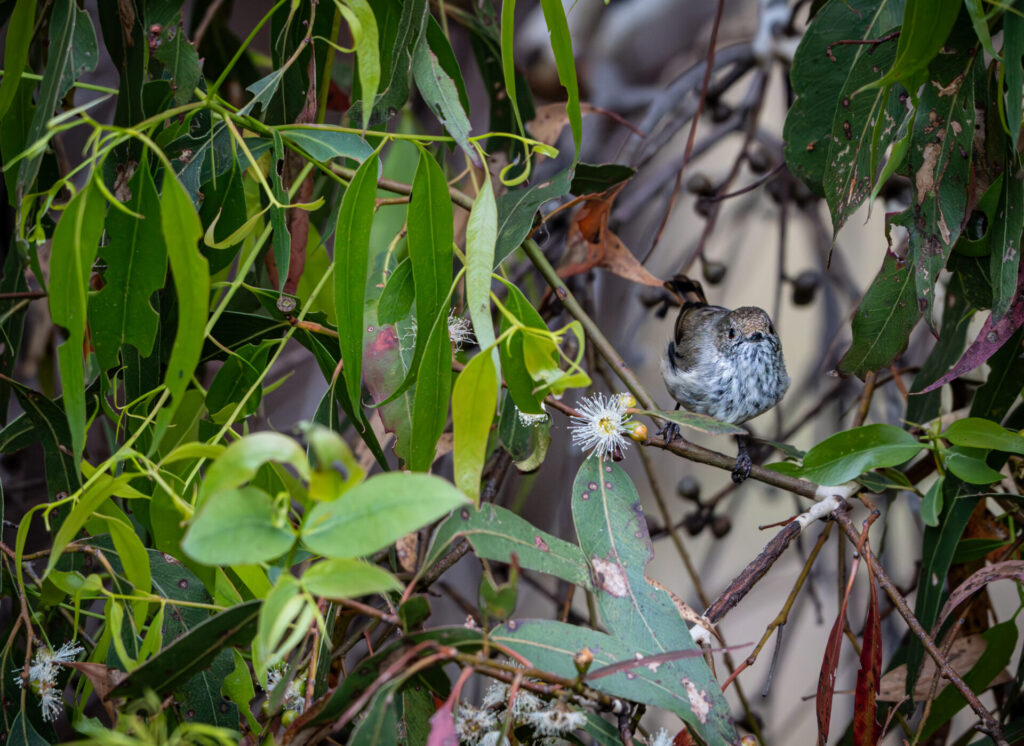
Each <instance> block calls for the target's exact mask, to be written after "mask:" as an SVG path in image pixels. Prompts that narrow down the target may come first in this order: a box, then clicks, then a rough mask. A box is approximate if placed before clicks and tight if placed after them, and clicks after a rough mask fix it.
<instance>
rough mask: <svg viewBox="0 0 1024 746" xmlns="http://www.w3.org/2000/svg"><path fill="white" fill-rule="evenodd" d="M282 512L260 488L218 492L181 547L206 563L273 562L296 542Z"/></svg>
mask: <svg viewBox="0 0 1024 746" xmlns="http://www.w3.org/2000/svg"><path fill="white" fill-rule="evenodd" d="M279 513H280V509H279V506H276V505H275V504H274V501H273V500H272V499H271V497H270V495H268V494H267V493H266V492H264V491H263V490H261V489H257V488H256V487H242V488H240V489H233V490H223V491H220V492H216V493H214V494H213V495H211V496H210V498H209V499H207V500H206V502H205V503H203V507H202V509H201V510H200V511H199V512H198V513H197V514H196V516H195V518H193V519H192V523H191V525H190V526H189V529H188V531H187V532H186V533H185V538H184V539H183V540H182V542H181V548H182V550H183V551H184V552H185V554H187V555H188V556H189V557H191V558H192V559H194V560H195V561H196V562H199V563H201V564H204V565H254V564H257V563H259V562H269V561H270V560H272V559H275V558H276V557H280V556H281V555H282V554H284V553H285V552H287V551H288V549H289V548H290V547H291V546H292V544H293V543H294V542H295V534H294V533H293V532H292V531H291V530H289V528H290V527H288V528H286V527H284V526H282V525H281V524H282V521H283V517H282V516H280V514H279ZM285 525H287V524H285Z"/></svg>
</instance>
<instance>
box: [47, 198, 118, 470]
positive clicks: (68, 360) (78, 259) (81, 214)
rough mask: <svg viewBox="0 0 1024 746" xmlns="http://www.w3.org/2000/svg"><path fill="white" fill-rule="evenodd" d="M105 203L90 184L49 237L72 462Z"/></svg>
mask: <svg viewBox="0 0 1024 746" xmlns="http://www.w3.org/2000/svg"><path fill="white" fill-rule="evenodd" d="M105 208H106V201H105V200H104V199H103V195H102V194H101V193H100V191H99V189H97V188H95V187H94V185H93V183H92V182H89V183H88V184H87V185H86V186H85V187H84V188H83V189H81V190H80V191H79V192H78V194H76V195H75V196H74V197H73V198H72V200H71V202H69V203H68V206H67V207H66V208H65V209H64V213H63V214H62V215H61V218H60V221H59V222H58V223H57V228H56V230H55V231H54V233H53V256H52V259H51V265H50V266H51V271H50V294H49V300H50V316H51V317H52V318H53V322H54V323H55V324H60V325H61V326H63V327H64V328H65V329H67V331H68V338H67V340H66V341H65V342H63V343H62V344H61V345H60V347H59V348H58V349H57V359H58V361H59V363H60V382H61V388H62V389H63V391H64V409H65V411H66V412H67V417H68V426H69V427H70V429H71V453H72V457H73V458H74V460H75V462H76V463H77V462H78V460H79V459H80V458H81V455H82V450H83V448H84V447H85V365H84V362H83V360H82V346H83V343H84V341H85V325H86V308H87V304H88V292H89V273H90V272H91V271H92V263H93V259H95V258H96V251H97V249H98V248H99V242H100V235H101V234H102V232H103V213H104V210H105Z"/></svg>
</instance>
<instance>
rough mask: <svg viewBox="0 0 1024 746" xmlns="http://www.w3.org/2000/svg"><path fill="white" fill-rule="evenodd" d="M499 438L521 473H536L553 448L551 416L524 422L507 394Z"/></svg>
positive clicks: (503, 403)
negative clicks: (549, 450) (550, 448)
mask: <svg viewBox="0 0 1024 746" xmlns="http://www.w3.org/2000/svg"><path fill="white" fill-rule="evenodd" d="M537 417H540V416H539V415H537ZM498 438H499V440H500V441H501V445H502V446H503V447H504V448H505V450H506V451H508V453H509V455H510V456H512V459H513V460H514V461H515V464H516V468H517V469H519V471H523V472H529V471H534V470H535V469H537V468H539V467H540V465H541V464H542V463H543V462H544V457H545V456H547V452H548V447H549V446H550V445H551V417H550V416H547V415H544V416H543V418H542V419H537V420H531V419H529V417H527V418H526V419H525V420H524V418H523V417H520V414H519V410H518V409H517V408H516V405H515V402H514V401H513V400H512V397H511V396H510V395H508V394H506V395H505V397H504V399H503V400H502V404H501V415H500V417H499V419H498Z"/></svg>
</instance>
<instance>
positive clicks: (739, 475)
mask: <svg viewBox="0 0 1024 746" xmlns="http://www.w3.org/2000/svg"><path fill="white" fill-rule="evenodd" d="M751 465H752V462H751V460H750V452H749V451H748V450H747V436H746V435H737V436H736V466H734V467H733V469H732V481H733V482H735V483H736V484H743V482H745V481H746V479H747V477H749V476H750V467H751Z"/></svg>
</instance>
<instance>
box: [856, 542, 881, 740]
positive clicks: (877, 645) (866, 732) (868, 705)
mask: <svg viewBox="0 0 1024 746" xmlns="http://www.w3.org/2000/svg"><path fill="white" fill-rule="evenodd" d="M866 559H867V558H866ZM867 561H868V562H872V561H873V560H871V559H867ZM867 575H868V580H869V581H870V583H871V595H870V596H868V613H867V618H866V619H865V620H864V639H863V642H862V647H861V652H860V670H859V671H858V672H857V687H856V691H855V694H854V707H853V711H854V716H853V743H854V745H855V746H861V745H862V744H863V746H874V744H876V743H878V740H879V738H880V737H881V735H882V728H881V726H880V725H879V723H878V703H877V701H876V700H877V696H878V689H879V684H880V683H881V681H882V627H881V623H880V618H879V615H878V588H877V587H876V585H875V576H874V575H873V574H872V573H870V572H869V573H868V574H867Z"/></svg>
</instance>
